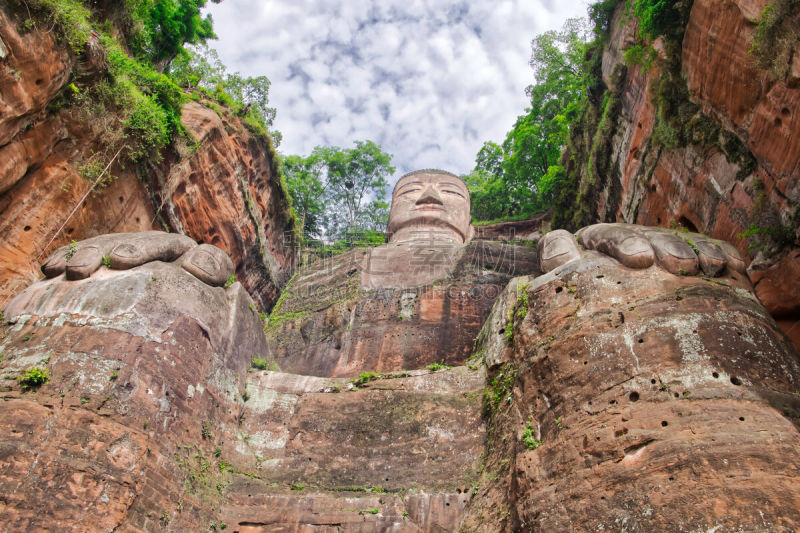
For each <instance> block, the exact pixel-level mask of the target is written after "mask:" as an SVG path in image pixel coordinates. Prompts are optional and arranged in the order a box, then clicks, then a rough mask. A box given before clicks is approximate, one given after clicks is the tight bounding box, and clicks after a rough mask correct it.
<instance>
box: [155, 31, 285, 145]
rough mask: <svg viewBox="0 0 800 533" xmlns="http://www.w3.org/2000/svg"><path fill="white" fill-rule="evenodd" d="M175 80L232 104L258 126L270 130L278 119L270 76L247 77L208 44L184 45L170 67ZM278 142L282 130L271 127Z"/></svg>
mask: <svg viewBox="0 0 800 533" xmlns="http://www.w3.org/2000/svg"><path fill="white" fill-rule="evenodd" d="M168 72H169V75H170V77H171V78H172V79H173V80H175V83H177V84H178V85H180V86H181V87H184V88H186V89H189V90H193V89H199V90H200V91H201V92H203V93H205V94H206V95H207V96H209V97H212V98H215V99H217V100H218V101H219V102H220V103H223V104H225V105H228V106H229V107H232V108H233V110H234V111H235V112H236V113H237V114H238V115H240V116H242V117H244V118H245V124H247V123H248V122H249V123H250V125H252V126H253V128H254V129H256V130H263V131H264V132H266V131H267V130H269V128H271V127H272V124H273V121H274V120H275V108H274V107H269V105H268V104H269V88H270V85H271V83H270V81H269V79H268V78H267V77H266V76H256V77H244V76H242V75H241V74H239V73H238V72H234V73H229V72H228V70H227V68H226V67H225V65H223V64H222V61H220V59H219V55H218V54H217V51H216V50H214V49H213V48H210V47H209V46H208V45H206V44H200V45H197V46H190V47H187V48H185V49H183V50H182V51H181V52H180V53H179V54H178V55H177V56H176V57H175V59H174V60H173V61H172V63H171V64H170V66H169V69H168ZM269 135H270V137H272V142H273V144H274V146H276V147H277V146H279V145H280V142H281V134H280V132H278V131H275V130H269Z"/></svg>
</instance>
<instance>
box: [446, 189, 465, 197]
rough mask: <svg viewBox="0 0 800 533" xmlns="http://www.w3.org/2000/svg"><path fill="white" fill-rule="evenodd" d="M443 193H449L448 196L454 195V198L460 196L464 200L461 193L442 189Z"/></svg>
mask: <svg viewBox="0 0 800 533" xmlns="http://www.w3.org/2000/svg"><path fill="white" fill-rule="evenodd" d="M443 192H446V193H449V194H455V195H456V196H460V197H461V198H464V195H463V194H461V193H460V192H458V191H451V190H450V189H444V191H443Z"/></svg>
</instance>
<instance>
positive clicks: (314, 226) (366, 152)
mask: <svg viewBox="0 0 800 533" xmlns="http://www.w3.org/2000/svg"><path fill="white" fill-rule="evenodd" d="M391 161H392V156H391V155H390V154H387V153H385V152H384V151H383V150H382V149H381V147H380V146H379V145H377V144H375V143H374V142H373V141H356V142H355V146H354V147H353V148H340V147H338V146H317V147H315V148H314V149H313V150H312V152H311V154H309V155H308V156H298V155H289V156H285V157H284V161H283V164H284V175H285V177H286V183H287V186H288V188H289V192H290V194H291V196H292V200H293V202H294V207H295V210H296V211H297V214H298V217H299V219H300V220H301V222H302V224H303V230H304V233H305V235H306V236H308V237H321V236H325V237H326V238H327V239H329V240H335V239H342V238H345V237H347V236H348V235H353V234H356V233H363V232H382V231H383V230H384V229H385V227H386V222H387V219H388V216H389V204H388V202H386V201H385V200H386V194H387V188H388V186H389V183H388V181H387V179H388V177H389V176H390V175H391V174H392V173H393V172H394V167H392V166H391Z"/></svg>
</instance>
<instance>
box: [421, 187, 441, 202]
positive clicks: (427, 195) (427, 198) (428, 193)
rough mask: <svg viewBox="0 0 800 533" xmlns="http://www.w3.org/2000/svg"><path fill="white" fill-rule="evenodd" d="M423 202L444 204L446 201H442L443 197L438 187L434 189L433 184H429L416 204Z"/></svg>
mask: <svg viewBox="0 0 800 533" xmlns="http://www.w3.org/2000/svg"><path fill="white" fill-rule="evenodd" d="M422 204H438V205H443V204H444V202H442V197H441V196H439V193H438V192H436V189H434V188H433V186H432V185H428V186H427V187H426V188H425V190H424V191H422V194H421V195H420V197H419V199H418V200H417V202H416V205H422Z"/></svg>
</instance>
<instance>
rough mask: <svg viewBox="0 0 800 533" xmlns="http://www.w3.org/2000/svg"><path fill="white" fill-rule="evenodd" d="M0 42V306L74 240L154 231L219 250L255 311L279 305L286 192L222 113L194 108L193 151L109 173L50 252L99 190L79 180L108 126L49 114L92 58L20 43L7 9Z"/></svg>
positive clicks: (48, 40) (262, 154)
mask: <svg viewBox="0 0 800 533" xmlns="http://www.w3.org/2000/svg"><path fill="white" fill-rule="evenodd" d="M0 38H2V40H3V42H4V43H5V47H6V48H7V54H6V55H5V57H3V58H0V264H2V265H3V268H2V269H0V304H3V305H4V304H6V303H8V301H9V300H10V299H11V298H12V297H13V296H14V295H16V294H18V293H19V292H21V291H22V289H24V288H25V287H26V286H28V285H30V284H31V283H33V282H34V281H35V280H36V279H37V278H38V268H39V262H40V261H41V260H43V259H44V258H45V257H47V256H48V255H49V253H50V252H52V250H53V249H55V248H57V247H59V246H63V245H66V244H67V243H69V242H70V240H72V239H76V240H81V239H86V238H88V237H93V236H97V235H101V234H105V233H110V232H131V231H143V230H150V229H167V230H169V231H172V232H176V233H181V234H184V235H188V236H189V237H191V238H192V239H194V240H197V241H201V242H204V243H208V244H213V245H216V246H218V247H220V248H222V249H223V250H224V251H225V252H226V253H228V254H229V255H230V256H231V257H232V258H233V262H234V266H235V269H236V273H237V277H238V279H239V280H240V281H241V282H242V283H243V284H244V285H245V288H246V289H247V290H248V291H249V292H250V294H252V295H254V297H255V298H256V299H257V301H258V305H259V307H260V308H262V309H267V308H269V307H270V306H271V305H272V304H273V303H274V301H275V299H276V298H277V294H278V291H279V290H280V288H281V287H282V286H283V284H284V283H285V282H286V280H287V279H288V276H289V273H288V272H289V269H290V268H291V265H292V262H293V261H294V253H295V252H294V250H293V247H292V244H291V239H287V238H286V235H287V234H288V235H291V234H292V232H293V225H292V224H293V222H292V219H291V217H290V216H289V213H288V204H287V196H286V191H285V190H284V189H283V188H282V187H281V184H280V182H279V179H278V176H277V174H276V172H275V168H274V161H273V156H272V154H271V153H270V150H269V148H268V147H267V146H266V145H265V144H264V142H263V141H260V140H258V139H257V138H256V137H255V136H253V135H252V134H250V133H249V131H248V130H247V129H246V128H245V127H244V125H243V124H242V122H241V121H240V120H239V119H238V118H237V117H235V116H233V115H232V114H230V113H229V112H227V111H226V110H224V109H223V110H222V111H220V113H221V115H222V116H221V117H220V116H218V115H217V113H216V112H215V111H213V110H212V109H210V108H208V107H205V106H203V105H201V104H199V103H196V102H192V103H189V104H187V105H186V106H185V107H184V113H183V117H182V121H183V124H184V126H185V127H186V128H187V130H188V131H189V132H191V134H192V135H193V136H194V137H195V139H196V140H197V142H198V145H197V149H196V151H194V152H192V151H190V150H189V149H188V148H184V147H179V146H174V147H172V148H171V149H169V150H167V153H165V154H164V159H163V161H162V162H161V163H160V164H158V165H157V166H155V165H151V166H148V167H147V168H144V167H141V168H139V169H137V168H134V167H133V166H131V165H128V166H127V168H121V167H120V166H119V165H112V167H111V169H110V173H111V174H112V175H114V176H116V177H117V179H116V180H115V181H114V182H112V183H111V184H110V185H108V186H107V187H105V188H104V189H102V190H99V191H97V192H94V193H92V194H91V195H90V196H89V197H88V198H87V199H86V200H85V201H84V202H83V204H81V205H80V207H79V208H78V209H77V211H76V212H75V214H74V215H73V216H72V218H71V219H70V220H69V222H68V223H67V224H66V225H65V227H64V229H63V231H62V232H61V233H60V234H58V236H57V238H56V239H55V241H54V242H53V243H52V245H50V246H48V243H50V241H51V239H53V237H54V235H56V232H57V231H58V229H59V228H60V227H61V226H62V224H64V223H65V222H66V221H67V217H68V216H69V214H70V213H71V212H72V210H73V209H74V208H75V207H76V206H78V205H79V202H80V200H81V198H82V197H83V196H84V194H85V193H86V192H87V191H88V189H89V187H90V186H91V182H90V181H89V180H87V179H85V178H83V177H82V176H81V174H80V172H79V170H78V169H79V167H80V166H81V165H84V164H86V163H87V162H88V161H89V159H90V157H91V154H92V153H96V152H100V151H101V146H102V140H103V135H104V134H105V131H104V130H103V128H102V123H103V120H102V119H101V117H92V120H91V121H89V122H87V121H86V120H85V117H83V116H82V115H81V113H82V111H81V110H80V109H78V107H77V106H67V107H62V106H50V105H49V104H51V103H52V102H53V100H54V99H55V98H57V97H59V95H62V93H64V92H65V91H66V92H69V89H68V88H66V85H67V82H68V81H69V79H70V78H69V76H70V71H71V70H72V69H73V68H74V67H75V68H77V67H76V66H75V65H76V62H81V63H82V62H84V60H85V59H86V58H83V57H81V58H75V57H74V56H73V55H72V53H71V52H70V51H69V50H68V48H67V47H66V45H63V44H61V43H56V42H55V41H54V38H53V35H52V34H51V33H50V32H48V31H45V30H44V29H41V28H34V29H32V30H31V31H28V32H25V33H20V32H19V31H18V26H17V21H15V19H14V18H13V16H12V15H11V11H10V8H8V6H6V5H3V6H2V7H1V8H0ZM137 170H138V173H137ZM140 177H144V178H145V179H144V181H142V180H140V179H139V178H140ZM46 247H47V249H46Z"/></svg>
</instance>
